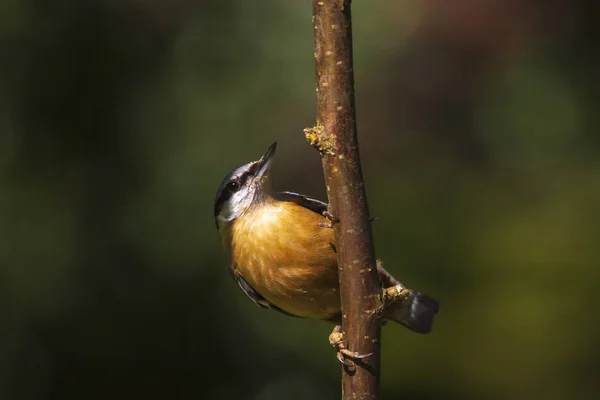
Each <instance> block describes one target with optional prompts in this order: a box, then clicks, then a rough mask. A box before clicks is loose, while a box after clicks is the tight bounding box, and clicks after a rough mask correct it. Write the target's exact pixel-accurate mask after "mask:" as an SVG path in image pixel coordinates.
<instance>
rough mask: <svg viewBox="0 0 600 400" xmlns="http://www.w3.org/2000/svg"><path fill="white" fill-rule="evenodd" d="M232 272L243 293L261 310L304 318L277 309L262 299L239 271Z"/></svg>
mask: <svg viewBox="0 0 600 400" xmlns="http://www.w3.org/2000/svg"><path fill="white" fill-rule="evenodd" d="M231 270H232V271H233V278H234V279H235V281H236V282H237V284H238V286H239V287H240V289H242V291H243V292H244V293H245V294H246V296H248V297H250V299H251V300H252V301H253V302H254V303H255V304H256V305H258V306H259V307H260V308H272V309H273V310H275V311H278V312H280V313H282V314H285V315H287V316H290V317H297V318H302V317H299V316H298V315H294V314H291V313H289V312H287V311H285V310H282V309H281V308H279V307H277V306H276V305H275V304H273V303H271V302H269V301H268V300H267V299H265V298H264V297H262V296H261V295H260V293H258V292H257V291H256V290H254V288H253V287H252V286H250V284H249V283H248V282H246V280H245V279H244V277H243V276H241V275H240V274H239V273H238V272H237V271H234V270H233V269H231Z"/></svg>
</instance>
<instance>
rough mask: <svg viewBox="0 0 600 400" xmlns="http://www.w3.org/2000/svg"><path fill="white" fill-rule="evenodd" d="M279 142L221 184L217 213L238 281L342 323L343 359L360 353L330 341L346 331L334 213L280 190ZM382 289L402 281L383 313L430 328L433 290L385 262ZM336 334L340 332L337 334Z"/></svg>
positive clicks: (262, 300)
mask: <svg viewBox="0 0 600 400" xmlns="http://www.w3.org/2000/svg"><path fill="white" fill-rule="evenodd" d="M276 147H277V143H273V144H272V145H271V146H270V147H269V149H268V150H267V152H266V153H265V154H264V155H263V156H262V157H261V158H260V159H259V160H257V161H252V162H250V163H247V164H244V165H242V166H241V167H239V168H236V169H234V170H233V171H232V172H231V173H230V174H228V175H227V176H226V177H225V179H223V182H222V183H221V185H220V186H219V188H218V190H217V195H216V198H215V209H214V216H215V222H216V225H217V229H218V230H219V234H220V236H221V241H222V243H223V246H224V248H225V251H226V253H227V255H228V259H229V260H228V261H229V272H230V274H231V276H232V277H233V279H235V281H236V282H237V284H238V285H239V287H240V288H241V289H242V290H243V291H244V293H246V295H248V297H250V299H252V300H253V301H254V302H255V303H256V304H257V305H259V306H260V307H262V308H271V309H273V310H276V311H279V312H281V313H283V314H286V315H290V316H295V317H304V318H314V319H321V320H326V321H330V322H333V323H335V324H336V325H337V326H336V328H335V329H334V332H333V333H332V336H331V337H330V342H331V343H332V344H333V345H334V346H335V347H336V348H337V349H338V358H339V359H340V361H342V362H343V363H346V362H345V360H344V358H345V357H349V358H361V357H364V356H365V355H360V354H357V353H352V352H350V351H348V350H347V349H345V348H344V346H343V345H342V344H341V340H334V339H332V337H333V335H334V333H340V332H341V327H340V324H341V317H340V310H341V308H340V293H339V278H338V267H337V256H336V243H335V237H334V233H333V229H331V226H332V221H333V222H335V218H334V217H333V216H331V215H330V214H329V213H328V211H327V204H326V203H324V202H322V201H319V200H315V199H312V198H310V197H307V196H303V195H301V194H297V193H292V192H276V191H274V190H273V188H272V186H271V182H270V179H269V171H270V168H271V163H272V161H273V156H274V155H275V149H276ZM377 268H378V272H379V278H380V281H381V283H382V286H383V287H384V288H387V287H396V289H397V290H398V291H399V292H400V291H403V293H405V298H404V301H401V302H398V303H397V304H395V305H394V307H391V308H389V309H387V310H385V311H384V315H383V318H384V319H386V320H393V321H395V322H398V323H400V324H402V325H404V326H406V327H408V328H409V329H411V330H412V331H415V332H418V333H428V332H429V331H430V330H431V328H432V324H433V319H434V316H435V314H436V313H437V312H438V304H437V302H436V301H435V300H434V299H432V298H431V297H429V296H426V295H423V294H421V293H419V292H416V291H413V290H410V289H407V288H406V287H404V286H403V285H402V284H401V283H400V282H398V281H397V280H396V279H394V278H393V277H392V276H391V275H390V274H389V273H388V272H387V271H385V269H383V267H382V265H381V263H380V262H378V263H377ZM336 337H337V336H336Z"/></svg>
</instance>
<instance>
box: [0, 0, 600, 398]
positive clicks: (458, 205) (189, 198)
mask: <svg viewBox="0 0 600 400" xmlns="http://www.w3.org/2000/svg"><path fill="white" fill-rule="evenodd" d="M354 3H355V4H354V8H353V9H354V35H355V74H356V91H357V107H358V126H359V132H360V142H361V154H362V161H363V169H364V175H365V179H366V185H367V191H368V195H369V203H370V208H371V213H372V214H373V215H377V216H379V220H377V221H376V223H375V225H374V229H375V240H376V247H377V255H378V256H379V257H381V258H382V259H383V260H384V262H385V265H386V266H387V268H388V269H389V270H390V271H392V272H393V273H394V274H395V275H397V276H399V277H400V278H401V279H402V280H403V281H404V282H405V283H407V284H409V285H410V286H412V287H415V288H418V289H419V290H421V291H424V292H427V293H430V294H431V295H433V296H435V297H437V298H438V299H439V300H440V303H441V313H440V314H439V318H438V320H437V324H436V326H435V330H434V332H433V333H432V334H431V335H429V336H419V335H416V334H413V333H411V332H409V331H408V330H406V329H404V328H402V327H400V326H397V325H393V326H392V325H390V326H387V327H386V328H385V329H384V337H383V341H384V344H383V348H384V350H383V391H384V398H386V399H400V398H402V399H433V398H435V399H441V398H460V399H462V398H479V399H494V398H498V399H500V398H502V399H504V398H513V399H529V398H531V399H534V398H535V399H542V398H543V399H572V398H578V399H585V398H590V399H591V398H597V396H598V393H600V391H599V389H600V383H598V382H599V381H598V376H599V374H600V344H599V342H598V337H599V334H600V313H599V312H598V307H599V306H600V297H599V296H597V290H598V287H599V283H600V269H599V266H600V265H599V264H600V263H599V260H600V247H599V245H598V239H599V238H600V160H599V158H598V157H599V155H600V136H599V134H598V132H599V128H600V120H599V115H600V114H599V111H600V109H599V107H598V106H599V97H600V95H599V93H600V92H599V89H600V87H599V86H600V85H599V82H600V76H599V73H598V71H600V60H599V58H598V45H597V36H598V35H597V34H598V26H599V25H598V23H599V21H598V18H596V16H597V15H598V14H597V11H598V10H597V9H598V6H597V2H595V1H592V0H590V1H567V0H554V1H542V0H539V1H536V0H529V1H519V0H485V1H481V0H458V1H456V0H455V1H443V0H422V1H417V0H410V1H392V0H371V1H368V2H367V1H355V2H354ZM0 7H1V8H0V399H6V400H13V399H18V400H21V399H23V400H29V399H61V400H62V399H133V398H142V399H259V400H271V399H286V400H294V399H308V398H310V399H336V398H339V386H340V384H339V376H340V365H339V364H338V362H337V361H336V359H335V356H334V351H333V349H332V348H331V347H330V346H329V344H328V343H327V336H328V334H329V331H330V329H331V327H330V326H329V325H327V324H325V323H322V322H316V321H306V320H298V319H293V318H286V317H283V316H281V315H279V314H277V313H274V312H266V311H263V310H261V309H259V308H258V307H256V306H254V305H253V304H252V303H251V302H250V301H249V300H248V299H247V298H246V297H245V296H244V295H243V293H242V292H241V291H240V290H239V289H238V288H237V287H236V285H235V284H234V283H233V282H232V281H231V280H230V278H229V276H228V274H227V272H226V260H225V256H224V254H223V251H222V249H221V245H220V242H219V238H218V235H217V232H216V230H215V227H214V221H213V215H212V208H213V200H214V194H215V190H216V188H217V186H218V184H219V182H220V181H221V179H222V178H223V176H224V175H225V174H226V173H228V172H229V171H230V170H231V169H232V168H234V167H236V166H238V165H241V164H243V163H245V162H248V161H250V160H253V159H256V158H258V157H259V156H260V155H261V154H262V152H263V151H264V150H265V149H266V148H267V146H268V145H269V144H270V143H271V142H272V141H275V140H277V141H279V150H278V156H277V159H276V162H275V164H274V171H273V173H274V182H275V186H276V187H277V188H279V189H281V190H294V191H299V192H303V193H307V194H309V195H312V196H316V197H320V198H324V193H325V192H324V189H323V178H322V172H321V170H320V162H319V157H318V154H317V153H316V152H315V151H314V150H313V149H312V148H311V147H310V146H308V145H307V144H306V143H305V140H304V137H303V134H302V129H303V128H305V127H308V126H312V125H313V124H314V113H315V93H314V90H315V85H314V65H313V55H312V54H313V50H312V26H311V6H310V2H309V1H307V0H306V1H299V0H296V1H291V0H290V1H283V0H264V1H246V0H218V1H217V0H214V1H191V0H171V1H166V0H165V1H160V0H148V1H142V0H122V1H116V0H113V1H109V0H107V1H100V0H97V1H89V0H88V1H82V0H77V1H76V0H56V1H47V0H22V1H19V0H5V1H3V2H2V5H1V6H0Z"/></svg>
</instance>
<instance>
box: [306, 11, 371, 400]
mask: <svg viewBox="0 0 600 400" xmlns="http://www.w3.org/2000/svg"><path fill="white" fill-rule="evenodd" d="M313 28H314V44H315V54H314V55H315V64H316V81H317V125H316V126H315V127H314V128H312V129H308V130H307V132H306V133H307V137H308V138H309V140H310V141H311V143H312V144H313V145H314V146H315V147H317V148H318V149H319V150H320V151H321V154H322V155H323V170H324V173H325V183H326V185H327V196H328V198H329V207H330V208H329V211H330V212H331V213H332V214H333V215H334V216H336V217H337V218H339V222H338V223H336V224H335V225H334V230H335V237H336V242H337V257H338V266H339V272H340V292H341V300H342V316H343V318H342V328H343V330H344V333H345V338H346V339H347V340H348V349H349V350H351V351H355V352H359V353H362V354H365V353H373V354H372V355H371V356H370V357H368V358H366V359H364V360H362V361H358V362H357V363H356V364H357V366H356V368H354V369H352V368H348V367H343V372H342V398H343V399H353V400H356V399H378V398H379V396H380V393H379V386H380V384H379V383H380V382H379V381H380V338H381V335H380V334H381V327H380V323H379V321H378V318H377V312H376V310H377V309H378V307H379V305H380V294H381V289H380V285H379V281H378V276H377V268H376V264H375V250H374V246H373V237H372V232H371V223H370V220H369V211H368V206H367V198H366V193H365V186H364V182H363V177H362V172H361V166H360V158H359V151H358V138H357V130H356V116H355V107H354V75H353V63H352V26H351V13H350V0H313Z"/></svg>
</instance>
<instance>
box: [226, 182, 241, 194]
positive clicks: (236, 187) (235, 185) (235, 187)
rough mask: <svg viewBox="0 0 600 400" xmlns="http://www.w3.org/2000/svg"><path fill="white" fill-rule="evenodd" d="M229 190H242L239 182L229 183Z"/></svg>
mask: <svg viewBox="0 0 600 400" xmlns="http://www.w3.org/2000/svg"><path fill="white" fill-rule="evenodd" d="M227 189H229V190H230V191H232V192H237V191H238V190H239V189H240V184H239V183H238V182H237V181H231V182H228V183H227Z"/></svg>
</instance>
